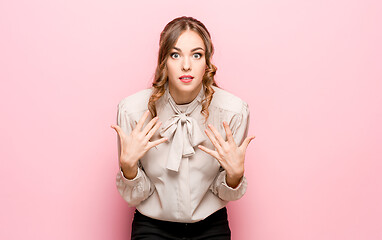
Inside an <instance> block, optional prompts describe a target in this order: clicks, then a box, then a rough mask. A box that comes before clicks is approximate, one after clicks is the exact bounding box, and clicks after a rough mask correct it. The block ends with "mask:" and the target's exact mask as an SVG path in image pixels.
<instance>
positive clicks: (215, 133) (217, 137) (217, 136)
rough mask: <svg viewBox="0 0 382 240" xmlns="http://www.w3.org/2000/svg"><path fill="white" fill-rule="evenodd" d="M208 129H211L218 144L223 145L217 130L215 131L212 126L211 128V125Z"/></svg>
mask: <svg viewBox="0 0 382 240" xmlns="http://www.w3.org/2000/svg"><path fill="white" fill-rule="evenodd" d="M208 127H209V128H210V129H211V131H212V133H213V134H214V135H215V137H216V139H217V140H218V142H219V143H220V145H223V144H224V143H225V141H224V139H223V137H222V136H221V135H220V133H219V132H218V130H216V128H215V127H214V126H212V125H211V124H208Z"/></svg>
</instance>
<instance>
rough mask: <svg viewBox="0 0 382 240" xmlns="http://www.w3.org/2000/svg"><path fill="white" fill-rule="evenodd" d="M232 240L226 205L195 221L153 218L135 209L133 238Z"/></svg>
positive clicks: (147, 239)
mask: <svg viewBox="0 0 382 240" xmlns="http://www.w3.org/2000/svg"><path fill="white" fill-rule="evenodd" d="M162 239H163V240H165V239H166V240H175V239H188V240H191V239H192V240H202V239H206V240H207V239H208V240H230V239H231V230H230V228H229V224H228V216H227V209H226V208H225V207H224V208H222V209H220V210H218V211H216V212H215V213H213V214H211V215H210V216H208V217H207V218H205V219H204V220H201V221H199V222H195V223H179V222H168V221H161V220H157V219H152V218H150V217H147V216H145V215H143V214H141V213H140V212H139V211H138V210H135V213H134V219H133V224H132V229H131V240H162Z"/></svg>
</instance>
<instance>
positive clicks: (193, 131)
mask: <svg viewBox="0 0 382 240" xmlns="http://www.w3.org/2000/svg"><path fill="white" fill-rule="evenodd" d="M166 87H167V88H166V92H165V94H164V99H165V102H166V104H167V102H168V104H170V106H171V108H172V109H173V110H174V113H175V115H173V116H172V117H170V118H169V119H168V120H167V121H166V122H165V123H164V124H163V128H162V129H161V130H160V135H161V136H162V137H167V139H169V140H170V138H171V137H172V136H173V139H172V142H171V146H170V150H169V153H168V158H167V166H166V168H167V169H169V170H172V171H176V172H177V171H178V170H179V165H180V162H181V160H182V158H186V157H190V156H192V155H194V154H195V151H194V147H195V146H197V145H198V144H200V143H202V142H203V141H205V140H206V137H205V135H204V133H203V132H202V130H201V129H200V127H199V124H198V122H197V120H196V119H195V118H193V117H191V116H190V114H191V113H192V112H193V111H194V110H195V108H196V107H197V106H198V105H200V104H201V102H202V100H203V96H204V86H202V89H201V90H200V92H199V94H198V96H197V97H196V98H195V99H194V100H193V101H192V102H191V103H189V105H188V107H187V109H186V111H185V112H184V113H183V112H181V111H180V110H179V108H178V107H177V105H176V103H175V101H174V99H173V98H172V97H171V95H170V92H169V90H168V86H167V84H166Z"/></svg>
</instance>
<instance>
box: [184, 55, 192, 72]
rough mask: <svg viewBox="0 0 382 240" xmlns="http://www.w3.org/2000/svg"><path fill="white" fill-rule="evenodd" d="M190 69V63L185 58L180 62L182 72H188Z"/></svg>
mask: <svg viewBox="0 0 382 240" xmlns="http://www.w3.org/2000/svg"><path fill="white" fill-rule="evenodd" d="M190 69H191V61H190V60H189V59H188V58H187V57H186V58H184V60H183V62H182V70H183V71H188V70H190Z"/></svg>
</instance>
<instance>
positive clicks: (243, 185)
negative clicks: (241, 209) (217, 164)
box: [218, 170, 247, 201]
mask: <svg viewBox="0 0 382 240" xmlns="http://www.w3.org/2000/svg"><path fill="white" fill-rule="evenodd" d="M226 175H227V173H226V171H225V170H224V171H223V172H221V173H220V174H219V177H218V182H220V183H221V185H220V189H219V197H220V198H221V199H223V200H226V201H235V200H238V199H240V198H241V197H242V196H243V195H244V193H245V192H246V190H247V179H246V178H245V176H243V177H242V178H241V180H240V183H239V185H238V186H237V187H236V188H232V187H230V186H228V184H227V182H226Z"/></svg>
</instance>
